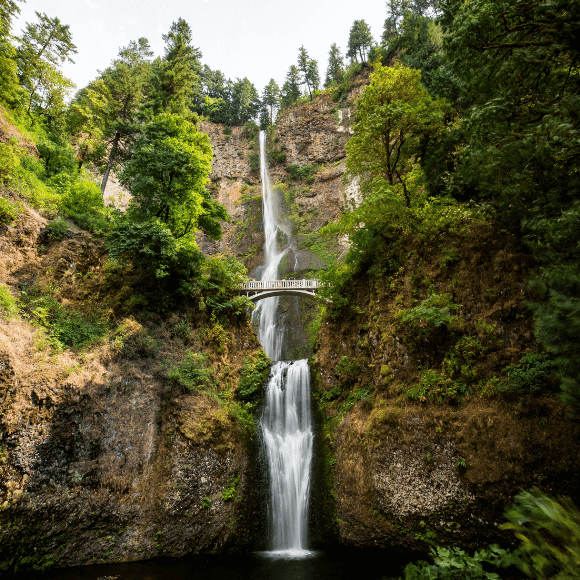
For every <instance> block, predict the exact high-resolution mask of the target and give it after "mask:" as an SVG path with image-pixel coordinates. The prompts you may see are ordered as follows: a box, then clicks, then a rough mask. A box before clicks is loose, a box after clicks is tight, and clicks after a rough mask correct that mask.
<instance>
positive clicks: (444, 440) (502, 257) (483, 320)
mask: <svg viewBox="0 0 580 580" xmlns="http://www.w3.org/2000/svg"><path fill="white" fill-rule="evenodd" d="M402 247H403V248H404V256H405V258H406V259H405V260H404V261H403V262H402V267H401V269H400V270H399V271H398V272H397V273H396V274H393V275H392V276H391V277H390V278H384V277H376V278H375V277H373V276H370V275H366V276H361V278H360V279H359V280H358V281H357V283H356V285H355V287H354V288H350V289H349V300H350V301H351V302H352V303H353V304H354V305H355V308H354V309H352V310H348V309H346V311H345V312H344V314H343V316H342V317H339V318H336V317H335V318H332V319H331V318H327V319H326V320H325V321H324V324H323V325H322V328H321V331H320V333H319V344H318V350H317V352H316V355H315V365H314V366H315V369H316V371H317V373H318V382H317V384H318V386H319V389H320V390H319V391H318V394H317V397H318V401H319V404H320V406H321V412H322V414H323V417H324V421H325V422H326V423H327V430H328V429H330V430H331V433H332V453H334V457H335V461H336V464H335V470H334V474H333V477H334V479H333V483H332V485H333V489H334V493H335V494H336V522H337V526H336V530H337V534H338V538H339V541H340V542H343V543H345V544H348V545H353V546H358V547H364V546H375V545H376V546H384V547H387V546H399V547H400V548H402V549H409V550H411V549H421V548H423V549H424V548H425V544H424V541H425V540H426V539H430V540H435V541H437V542H438V543H440V544H454V543H459V544H464V545H466V546H474V545H476V544H477V543H479V545H481V543H486V542H497V541H500V542H509V541H513V537H512V536H510V534H508V533H507V532H505V533H504V532H502V530H501V529H500V527H499V526H500V524H501V523H502V522H503V521H504V520H503V511H504V509H505V507H506V506H507V505H509V504H510V503H511V502H512V501H513V498H514V496H515V495H516V494H517V493H519V492H520V491H521V490H522V489H530V488H532V487H534V486H539V487H540V488H542V489H543V490H545V491H546V492H548V493H550V494H553V495H559V494H560V495H567V496H571V497H572V498H573V499H574V500H575V501H578V500H579V499H580V486H579V484H578V480H577V478H576V476H575V474H577V473H578V470H579V469H580V446H579V445H578V440H579V439H578V436H579V435H580V419H579V418H578V417H577V416H576V417H574V416H573V415H571V414H570V413H569V411H568V410H567V409H566V408H564V407H563V406H562V404H561V403H560V401H559V398H558V396H557V394H554V396H553V397H550V396H545V397H536V398H533V397H529V396H524V395H523V394H520V395H519V396H518V395H515V394H513V393H512V394H511V395H509V394H506V393H502V392H501V391H500V390H499V389H500V387H501V384H500V383H501V381H502V380H506V379H505V375H502V372H501V371H502V369H504V368H505V367H507V366H508V365H510V364H517V363H518V361H519V360H520V358H521V357H522V355H523V354H524V353H526V352H529V351H531V350H534V349H536V348H537V346H535V344H534V342H533V332H532V320H531V318H530V316H529V312H528V310H527V308H526V306H525V301H526V300H528V299H529V298H528V297H527V296H526V293H525V289H526V285H525V278H526V275H527V272H528V268H530V266H531V259H530V256H529V255H527V254H526V253H525V252H524V251H523V250H522V248H521V247H519V246H518V243H517V239H516V238H515V237H514V236H510V235H509V234H506V233H505V232H503V233H500V232H497V231H494V230H492V229H490V228H488V227H484V226H481V227H479V228H473V230H472V231H470V232H468V233H464V234H462V235H451V234H446V239H445V246H444V248H450V247H453V248H454V254H453V256H454V257H453V262H452V263H446V262H445V261H444V260H442V259H441V252H442V250H441V249H440V246H438V245H437V244H432V243H429V244H427V243H420V242H417V241H413V240H412V239H408V240H405V242H404V244H403V245H402ZM422 280H423V281H424V282H423V283H422V282H421V281H422ZM411 281H413V282H411ZM433 291H436V292H439V293H440V294H443V293H448V294H449V295H450V296H451V295H452V296H453V300H454V301H455V304H457V305H458V306H457V310H456V311H455V312H456V313H457V316H458V318H457V321H456V327H455V328H456V330H455V331H446V332H442V333H438V332H436V331H435V330H434V328H429V327H426V331H425V335H426V338H421V336H420V335H418V336H410V335H409V334H406V333H407V332H408V328H406V327H405V326H404V325H402V324H401V323H399V322H397V320H398V319H397V317H396V314H397V312H402V311H404V309H405V308H407V309H408V308H409V307H411V306H414V305H417V304H418V303H419V302H420V300H421V299H422V298H424V297H425V296H426V295H428V293H430V292H433ZM462 336H464V337H468V338H467V340H468V342H469V344H470V345H471V346H470V347H469V348H471V349H472V350H471V351H470V353H471V354H470V353H469V352H466V351H465V352H463V354H459V351H458V350H453V348H454V345H455V344H457V342H458V340H459V339H460V337H462ZM462 344H467V342H464V343H462ZM450 353H451V354H450ZM451 356H456V357H458V358H457V359H456V361H457V360H460V361H461V362H460V363H459V364H461V365H463V367H462V368H463V370H462V371H461V372H464V373H466V374H465V376H467V375H469V376H470V377H472V379H471V383H468V384H470V386H469V389H467V390H468V392H467V393H466V394H465V395H463V396H458V397H457V398H454V397H452V398H451V399H450V400H447V401H445V400H441V401H440V402H439V403H438V402H437V401H436V400H432V401H428V400H427V398H425V399H424V401H423V402H418V401H414V400H412V399H411V398H410V397H409V396H407V395H406V394H405V393H406V391H407V390H408V389H410V388H411V387H413V388H417V385H418V384H419V383H420V380H421V376H422V374H423V372H424V371H425V370H426V369H430V370H431V371H432V372H433V373H435V374H432V375H430V376H431V377H432V378H433V380H434V381H436V380H438V379H437V377H438V375H437V372H440V369H441V367H442V361H443V360H445V359H446V360H447V361H449V360H451V359H450V357H451ZM462 357H463V358H462ZM447 364H449V363H447ZM465 380H466V381H468V379H465ZM449 383H450V380H449ZM449 383H447V384H449ZM549 387H550V385H549V384H546V385H545V388H547V389H548V390H549ZM431 388H432V389H434V390H435V389H437V388H439V389H442V391H443V390H444V388H445V387H444V386H442V384H438V383H434V384H433V385H432V386H431ZM454 388H458V387H454ZM442 391H439V392H442ZM458 393H459V392H458ZM331 480H332V477H329V478H328V481H329V483H328V485H331V483H330V481H331Z"/></svg>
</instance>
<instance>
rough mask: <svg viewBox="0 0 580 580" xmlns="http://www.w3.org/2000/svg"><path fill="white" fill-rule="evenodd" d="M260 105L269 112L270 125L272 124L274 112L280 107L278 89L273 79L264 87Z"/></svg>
mask: <svg viewBox="0 0 580 580" xmlns="http://www.w3.org/2000/svg"><path fill="white" fill-rule="evenodd" d="M262 103H263V104H264V106H265V107H267V109H268V112H269V119H270V125H272V123H273V122H274V111H275V110H276V109H277V108H278V107H279V106H280V87H279V86H278V83H277V82H276V81H275V80H274V79H270V82H269V83H268V84H267V85H266V86H265V87H264V92H263V93H262Z"/></svg>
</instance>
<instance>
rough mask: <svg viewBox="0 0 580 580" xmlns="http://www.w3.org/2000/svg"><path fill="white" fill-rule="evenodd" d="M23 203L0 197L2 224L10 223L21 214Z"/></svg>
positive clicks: (0, 223)
mask: <svg viewBox="0 0 580 580" xmlns="http://www.w3.org/2000/svg"><path fill="white" fill-rule="evenodd" d="M21 211H22V206H21V204H19V203H17V202H13V201H10V200H9V199H6V198H5V197H0V225H10V224H11V223H12V222H14V220H15V219H16V218H17V217H18V216H19V215H20V213H21Z"/></svg>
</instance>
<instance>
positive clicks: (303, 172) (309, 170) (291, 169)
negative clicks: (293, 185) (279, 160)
mask: <svg viewBox="0 0 580 580" xmlns="http://www.w3.org/2000/svg"><path fill="white" fill-rule="evenodd" d="M287 169H288V173H289V174H290V179H293V180H295V181H299V180H301V179H304V180H306V182H307V183H313V182H314V175H313V174H314V173H315V172H316V171H317V170H318V165H302V166H300V165H298V164H297V163H292V164H290V165H288V167H287Z"/></svg>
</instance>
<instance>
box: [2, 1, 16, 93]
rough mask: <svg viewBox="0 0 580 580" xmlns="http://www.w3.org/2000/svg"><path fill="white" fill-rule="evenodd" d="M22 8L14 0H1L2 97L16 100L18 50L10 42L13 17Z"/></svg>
mask: <svg viewBox="0 0 580 580" xmlns="http://www.w3.org/2000/svg"><path fill="white" fill-rule="evenodd" d="M18 14H20V8H19V7H18V5H17V4H16V2H13V1H12V0H0V99H1V100H3V101H5V102H14V101H15V100H16V98H17V93H18V77H17V74H16V73H17V68H16V61H15V57H16V50H15V49H14V47H13V46H12V43H11V42H10V38H11V35H10V31H11V26H12V18H13V17H14V16H16V15H18Z"/></svg>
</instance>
